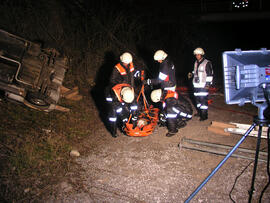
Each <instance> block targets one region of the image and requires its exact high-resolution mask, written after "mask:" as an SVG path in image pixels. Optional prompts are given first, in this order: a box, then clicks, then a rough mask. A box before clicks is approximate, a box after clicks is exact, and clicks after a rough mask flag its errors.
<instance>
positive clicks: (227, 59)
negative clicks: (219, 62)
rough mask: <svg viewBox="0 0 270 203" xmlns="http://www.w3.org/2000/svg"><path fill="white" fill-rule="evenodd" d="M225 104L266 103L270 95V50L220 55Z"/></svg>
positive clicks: (232, 52) (230, 52)
mask: <svg viewBox="0 0 270 203" xmlns="http://www.w3.org/2000/svg"><path fill="white" fill-rule="evenodd" d="M222 59H223V73H224V91H225V102H226V103H227V104H238V105H244V104H245V103H252V104H256V103H261V102H266V101H267V99H268V96H269V93H270V50H266V49H265V48H263V49H261V50H255V51H254V50H249V51H242V50H241V49H236V50H235V51H225V52H223V54H222Z"/></svg>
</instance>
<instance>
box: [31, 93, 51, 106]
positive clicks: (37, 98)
mask: <svg viewBox="0 0 270 203" xmlns="http://www.w3.org/2000/svg"><path fill="white" fill-rule="evenodd" d="M26 100H27V101H28V102H29V103H30V104H32V105H34V106H36V107H37V108H48V107H49V106H50V104H49V103H48V102H46V100H45V97H44V96H43V95H41V94H40V93H36V92H29V93H28V94H27V96H26Z"/></svg>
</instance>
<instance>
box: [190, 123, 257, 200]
mask: <svg viewBox="0 0 270 203" xmlns="http://www.w3.org/2000/svg"><path fill="white" fill-rule="evenodd" d="M256 125H257V124H256V123H253V124H252V125H251V126H250V128H249V129H248V130H247V131H246V133H245V134H244V135H243V137H242V138H241V139H240V140H239V141H238V142H237V144H236V145H235V146H234V147H233V148H232V149H231V151H229V153H228V154H227V155H226V157H225V158H224V159H223V160H222V161H221V162H220V163H219V164H218V165H217V167H216V168H215V169H214V170H213V171H212V172H211V173H210V175H209V176H208V177H207V178H206V179H205V180H204V181H203V182H202V183H201V184H200V185H199V186H198V187H197V189H196V190H195V191H194V192H193V193H192V194H191V195H190V196H189V197H188V199H186V200H185V203H188V202H190V200H192V198H193V197H194V196H195V195H196V194H197V193H198V192H199V191H200V190H201V189H202V187H203V186H204V185H205V184H206V183H207V182H208V181H209V180H210V178H212V176H213V175H215V173H216V172H217V171H218V169H220V167H221V166H222V165H223V164H224V163H225V162H226V161H227V159H228V158H229V157H230V156H231V155H232V154H233V152H234V151H235V150H236V149H237V147H239V145H240V144H241V143H242V142H243V141H244V140H245V139H246V137H247V136H248V135H249V133H250V132H251V131H252V130H253V129H254V128H255V126H256Z"/></svg>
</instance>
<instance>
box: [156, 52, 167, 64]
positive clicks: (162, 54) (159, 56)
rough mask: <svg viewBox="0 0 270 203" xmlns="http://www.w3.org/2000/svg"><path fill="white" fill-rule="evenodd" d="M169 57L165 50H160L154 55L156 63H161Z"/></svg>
mask: <svg viewBox="0 0 270 203" xmlns="http://www.w3.org/2000/svg"><path fill="white" fill-rule="evenodd" d="M167 56H168V54H166V53H165V52H164V51H163V50H158V51H156V53H155V54H154V60H155V61H159V60H162V61H163V60H164V59H165V58H166V57H167Z"/></svg>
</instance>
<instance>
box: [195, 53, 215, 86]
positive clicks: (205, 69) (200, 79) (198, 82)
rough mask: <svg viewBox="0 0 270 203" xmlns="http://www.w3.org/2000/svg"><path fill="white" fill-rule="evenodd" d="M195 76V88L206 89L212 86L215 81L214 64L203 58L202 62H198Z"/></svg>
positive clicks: (196, 62)
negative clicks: (207, 86)
mask: <svg viewBox="0 0 270 203" xmlns="http://www.w3.org/2000/svg"><path fill="white" fill-rule="evenodd" d="M193 74H194V77H193V81H192V82H193V86H194V87H195V88H204V87H205V86H206V85H210V84H211V83H212V81H213V69H212V63H211V62H210V61H208V60H207V59H205V58H202V60H201V61H198V60H196V61H195V63H194V71H193Z"/></svg>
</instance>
